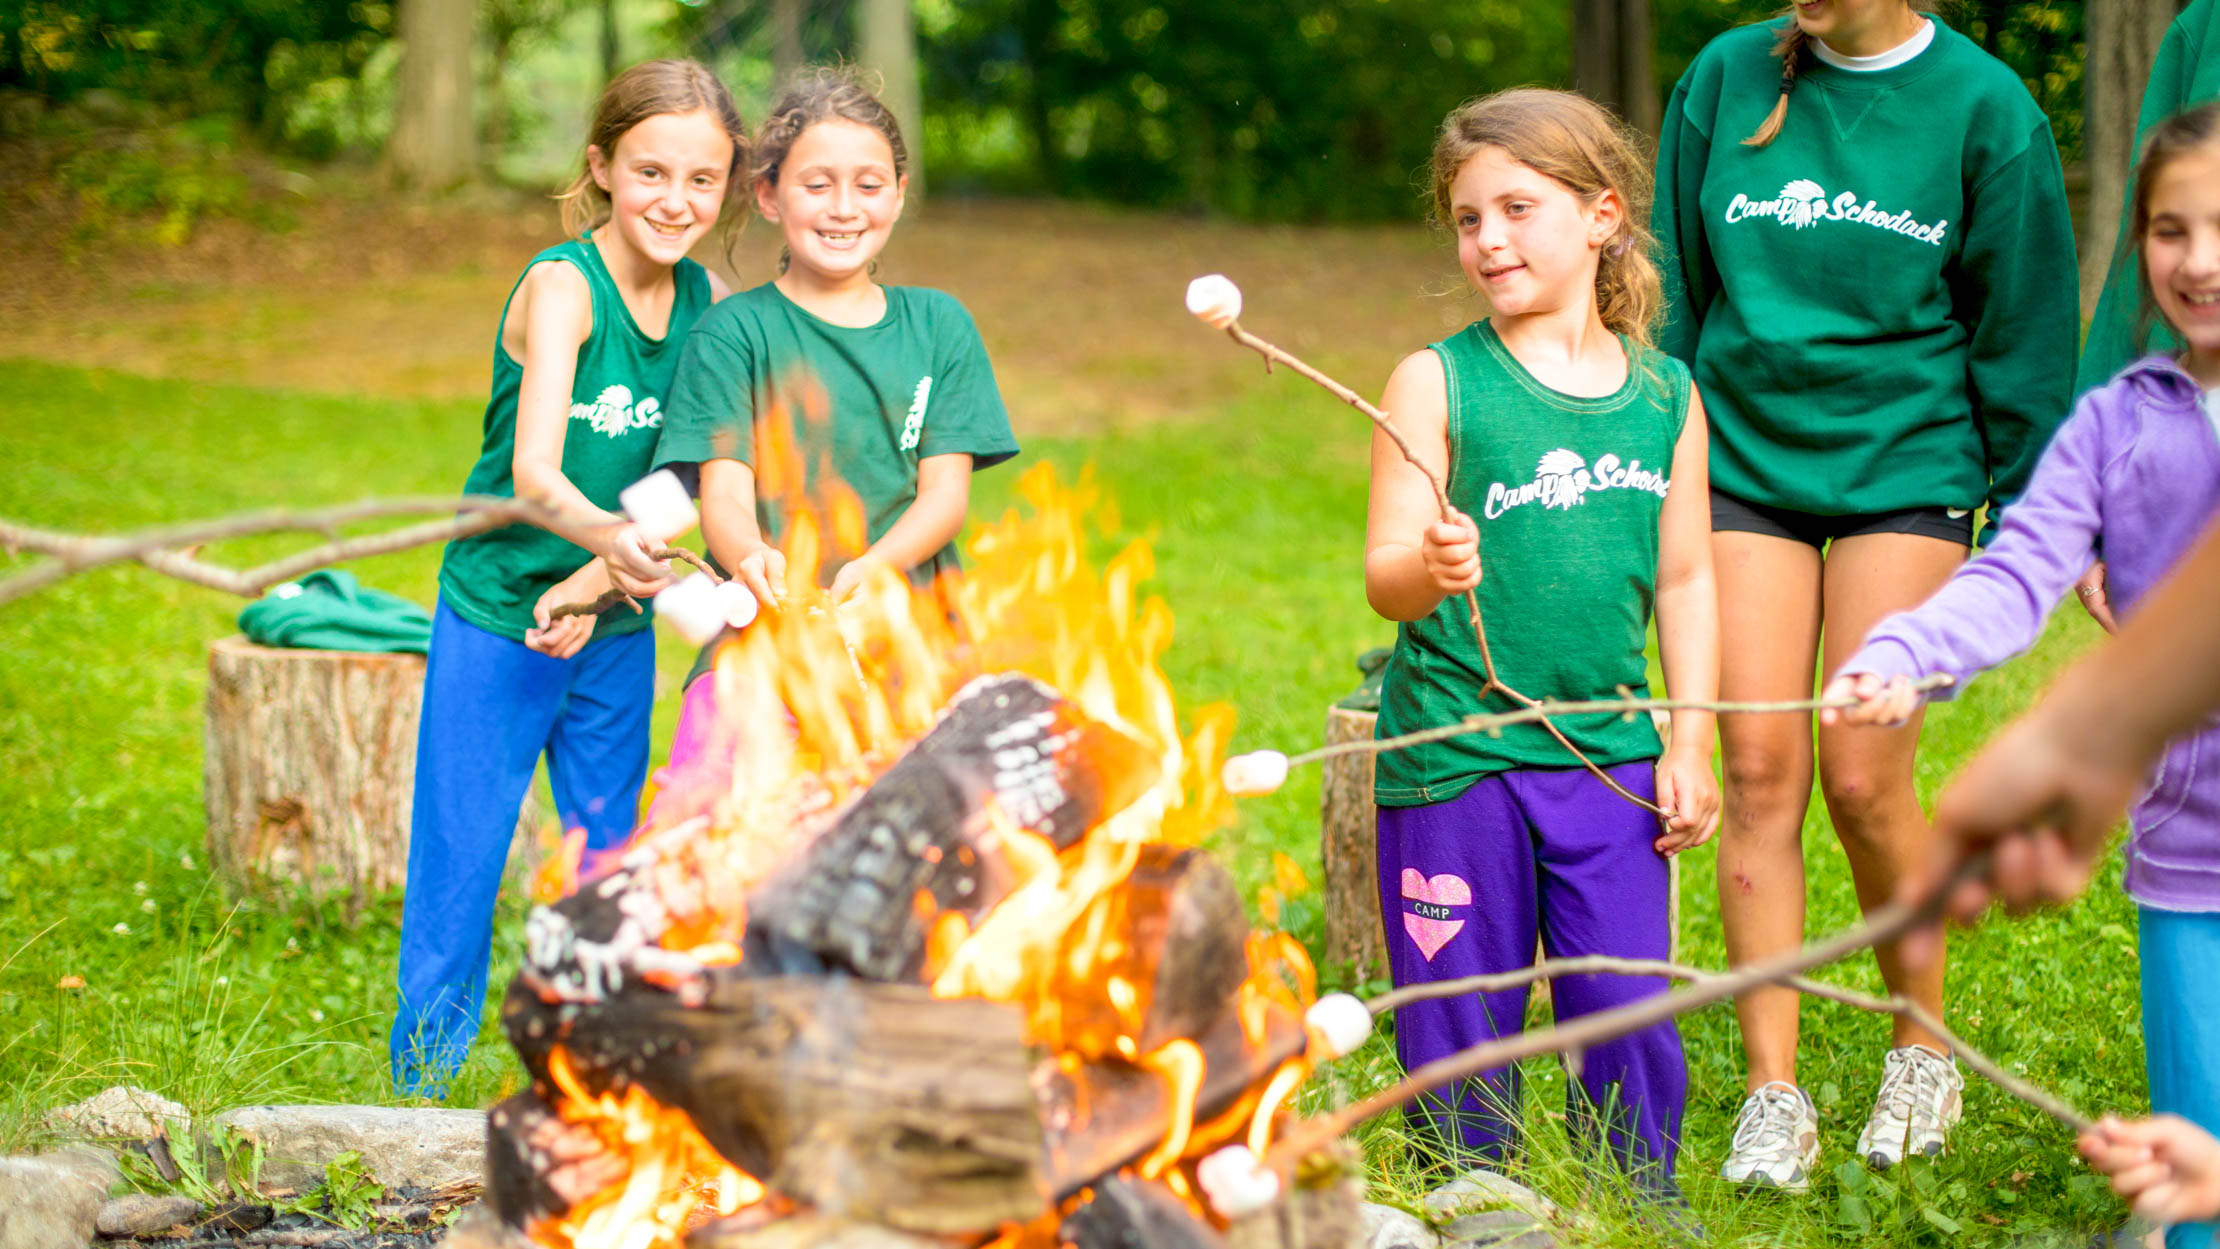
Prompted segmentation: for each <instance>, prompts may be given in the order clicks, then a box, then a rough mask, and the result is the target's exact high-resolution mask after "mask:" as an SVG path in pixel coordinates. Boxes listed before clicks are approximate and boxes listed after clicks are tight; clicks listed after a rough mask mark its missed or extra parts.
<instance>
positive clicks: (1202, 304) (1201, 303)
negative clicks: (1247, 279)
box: [1187, 273, 1241, 330]
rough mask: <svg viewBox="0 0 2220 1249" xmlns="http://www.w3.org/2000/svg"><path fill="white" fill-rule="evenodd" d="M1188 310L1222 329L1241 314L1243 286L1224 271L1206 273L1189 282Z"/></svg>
mask: <svg viewBox="0 0 2220 1249" xmlns="http://www.w3.org/2000/svg"><path fill="white" fill-rule="evenodd" d="M1187 311H1189V312H1192V313H1194V314H1195V315H1196V316H1198V317H1201V318H1202V319H1203V320H1204V321H1207V322H1209V323H1210V324H1211V325H1212V326H1214V327H1216V328H1218V329H1221V330H1222V329H1224V328H1226V327H1227V326H1229V325H1231V324H1233V323H1234V321H1235V320H1236V319H1237V318H1239V317H1240V315H1241V288H1240V287H1238V286H1235V285H1234V284H1233V279H1232V278H1229V277H1227V276H1226V275H1225V274H1223V273H1206V274H1204V275H1203V276H1201V277H1199V278H1196V279H1195V280H1194V281H1192V282H1189V283H1188V284H1187Z"/></svg>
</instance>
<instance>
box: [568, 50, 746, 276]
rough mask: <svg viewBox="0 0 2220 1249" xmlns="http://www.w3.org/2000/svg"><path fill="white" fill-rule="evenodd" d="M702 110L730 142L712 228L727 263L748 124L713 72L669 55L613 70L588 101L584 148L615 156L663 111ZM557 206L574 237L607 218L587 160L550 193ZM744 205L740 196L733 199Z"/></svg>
mask: <svg viewBox="0 0 2220 1249" xmlns="http://www.w3.org/2000/svg"><path fill="white" fill-rule="evenodd" d="M696 110H706V111H707V112H708V113H709V115H710V116H712V117H714V118H716V119H717V124H718V125H719V126H721V127H723V128H724V132H725V137H726V138H728V139H731V140H732V165H731V167H730V168H729V169H727V170H726V171H725V203H724V209H723V210H720V213H719V215H720V217H721V218H722V220H720V221H719V222H718V225H717V228H718V229H719V230H722V231H724V235H725V262H726V263H727V264H730V263H731V261H732V247H733V243H734V242H735V241H736V240H737V239H738V238H739V235H740V228H741V227H742V226H743V225H744V224H746V222H747V219H748V214H747V212H746V210H745V209H742V210H741V211H739V212H731V211H729V210H730V209H731V208H732V207H733V206H734V202H735V200H736V199H739V197H741V196H743V195H744V194H745V192H746V189H747V183H746V180H745V179H744V178H742V177H741V176H740V175H741V171H743V170H745V169H746V168H747V167H748V127H747V125H746V124H745V123H744V122H742V121H741V120H740V110H739V109H737V108H735V107H734V106H733V103H732V93H731V92H730V91H727V90H725V84H724V83H722V82H720V81H718V80H717V75H715V74H713V73H711V72H710V71H709V67H708V66H705V65H703V64H702V63H701V62H699V61H688V60H680V59H677V58H670V59H665V60H660V61H642V62H641V63H639V64H638V65H635V66H633V67H632V68H630V69H628V70H626V71H624V72H623V73H621V74H618V75H617V76H616V77H615V78H612V79H610V80H609V85H608V86H607V87H604V88H602V91H601V99H600V100H599V101H598V102H597V103H595V105H594V120H593V125H592V127H591V128H590V129H588V130H587V132H586V144H587V146H588V147H592V148H598V149H600V151H601V156H602V159H603V160H609V159H611V158H613V157H615V156H616V153H617V140H619V139H622V138H623V137H624V136H625V134H626V132H628V131H630V130H631V129H632V128H633V127H634V126H637V125H639V124H640V123H641V122H643V121H646V120H647V119H648V118H650V117H660V116H662V115H663V114H665V113H691V112H694V111H696ZM555 199H556V201H557V202H558V203H560V204H562V206H563V233H564V234H567V235H569V236H571V237H572V238H576V237H578V236H579V235H581V234H584V233H585V232H586V231H587V230H589V229H591V228H593V227H594V226H598V225H600V224H601V223H602V222H604V221H606V220H608V219H609V193H608V192H607V191H604V190H602V189H601V186H600V184H599V183H597V182H595V181H594V174H593V161H592V158H591V157H590V156H589V157H586V158H583V159H582V160H581V161H580V167H579V170H578V176H577V177H575V178H572V179H571V180H570V185H569V186H567V187H565V188H563V192H562V194H560V195H557V196H556V197H555ZM739 202H740V203H742V204H744V203H745V202H746V201H745V200H744V199H739Z"/></svg>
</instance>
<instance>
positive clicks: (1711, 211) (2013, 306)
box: [1651, 19, 2079, 528]
mask: <svg viewBox="0 0 2220 1249" xmlns="http://www.w3.org/2000/svg"><path fill="white" fill-rule="evenodd" d="M1785 20H1788V19H1781V21H1785ZM1779 29H1780V21H1773V22H1762V23H1757V24H1754V25H1750V26H1744V27H1740V28H1738V29H1736V30H1731V31H1729V32H1727V33H1726V34H1724V35H1721V36H1720V37H1719V38H1717V39H1715V40H1713V41H1712V42H1711V44H1710V45H1709V46H1708V47H1706V48H1705V49H1704V50H1703V52H1702V53H1701V54H1700V55H1698V56H1697V58H1696V61H1695V63H1694V64H1693V65H1691V66H1689V68H1688V72H1687V74H1686V75H1684V76H1683V77H1682V78H1681V80H1680V84H1679V86H1677V87H1676V88H1675V89H1674V91H1673V98H1672V103H1671V106H1670V107H1669V108H1668V110H1667V114H1666V119H1665V125H1664V129H1663V132H1662V134H1661V136H1660V139H1659V144H1658V163H1657V199H1656V204H1655V206H1654V208H1653V211H1652V216H1651V228H1652V230H1653V232H1654V233H1655V234H1656V236H1657V240H1658V245H1659V248H1660V257H1659V260H1660V266H1659V267H1660V268H1661V269H1662V270H1663V272H1664V277H1665V291H1666V300H1667V304H1668V307H1669V314H1670V320H1669V322H1668V324H1667V325H1666V327H1665V330H1664V332H1663V334H1662V335H1661V338H1660V345H1662V346H1663V347H1664V348H1665V350H1666V351H1668V352H1670V353H1671V354H1672V355H1674V356H1676V357H1678V358H1680V359H1681V360H1683V361H1686V362H1688V364H1689V366H1690V368H1691V369H1692V370H1693V371H1694V373H1695V377H1696V386H1697V388H1698V389H1699V390H1701V391H1702V392H1703V396H1704V407H1705V411H1706V413H1707V414H1708V415H1709V417H1710V421H1711V480H1712V483H1713V484H1714V485H1716V486H1717V487H1719V489H1721V490H1723V491H1725V492H1727V493H1728V494H1732V495H1736V496H1738V497H1741V498H1744V499H1748V500H1750V501H1751V502H1754V503H1760V504H1765V505H1768V506H1772V507H1780V508H1787V509H1791V510H1794V511H1799V512H1809V513H1814V514H1818V515H1828V516H1840V515H1855V514H1866V513H1874V512H1888V511H1896V510H1899V509H1904V508H1914V507H1953V508H1965V509H1969V510H1970V509H1973V508H1977V507H1980V506H1981V505H1982V504H1984V503H1987V504H1990V505H1991V507H1992V512H1991V520H1990V525H1991V527H1992V528H1993V526H1994V524H1995V519H1994V517H1995V511H1994V508H1995V507H1996V506H1999V505H2002V504H2004V503H2007V502H2009V501H2010V500H2011V499H2012V498H2013V497H2014V496H2016V495H2017V494H2018V493H2019V491H2020V490H2021V489H2022V488H2023V487H2024V486H2025V485H2026V483H2027V479H2028V476H2029V474H2030V473H2031V472H2032V471H2033V469H2034V465H2035V461H2036V459H2037V458H2038V457H2040V456H2041V454H2042V450H2043V446H2044V444H2045V443H2047V442H2048V441H2049V439H2050V434H2051V431H2052V430H2053V429H2054V428H2056V426H2057V425H2058V423H2059V422H2060V421H2061V420H2063V419H2064V418H2065V415H2066V411H2067V401H2068V399H2069V398H2070V392H2071V389H2072V381H2073V357H2074V343H2075V329H2076V325H2077V318H2078V316H2079V308H2078V305H2077V301H2076V296H2075V283H2076V276H2075V267H2074V241H2073V229H2072V224H2071V222H2070V220H2069V219H2068V216H2067V212H2066V195H2065V187H2064V183H2063V181H2062V178H2061V175H2060V173H2059V167H2058V152H2057V148H2056V145H2055V144H2054V143H2053V142H2052V140H2051V133H2050V122H2049V121H2048V120H2047V119H2046V118H2045V117H2044V116H2043V112H2042V110H2041V109H2040V108H2038V107H2036V104H2035V101H2034V100H2033V99H2031V98H2030V97H2029V96H2028V94H2027V89H2026V88H2025V87H2024V86H2022V85H2021V84H2020V81H2019V79H2018V78H2017V77H2016V76H2015V75H2014V74H2013V73H2012V71H2011V70H2010V69H2009V68H2007V67H2006V66H2005V65H2004V64H2003V63H2002V62H2000V61H1998V60H1997V59H1996V58H1995V57H1992V56H1990V55H1989V54H1987V53H1985V52H1983V51H1982V50H1981V49H1980V48H1979V47H1978V46H1976V45H1975V44H1974V43H1973V42H1972V41H1970V40H1968V39H1967V38H1966V37H1965V36H1963V35H1961V34H1959V33H1957V32H1956V31H1954V30H1951V29H1950V28H1949V27H1947V26H1945V25H1943V24H1942V23H1941V22H1939V21H1938V22H1937V23H1936V30H1935V33H1934V38H1933V41H1932V42H1931V43H1930V44H1929V45H1928V47H1927V48H1926V49H1925V50H1923V51H1922V52H1920V53H1919V54H1918V55H1917V56H1914V57H1912V58H1911V59H1910V60H1908V61H1905V62H1904V63H1902V64H1900V65H1896V66H1893V67H1891V68H1888V69H1882V70H1874V71H1870V72H1859V71H1855V70H1846V69H1841V68H1837V67H1835V66H1831V65H1827V64H1825V63H1823V62H1820V61H1818V60H1817V59H1816V58H1808V59H1807V61H1806V63H1805V64H1804V66H1803V68H1802V69H1801V70H1800V71H1799V72H1798V74H1797V85H1796V90H1795V92H1794V93H1793V94H1792V95H1790V96H1789V98H1788V115H1787V120H1786V124H1785V125H1784V126H1783V128H1782V131H1781V134H1780V137H1779V138H1777V139H1775V140H1774V141H1773V142H1772V144H1770V145H1769V146H1766V147H1746V146H1744V145H1743V143H1742V139H1743V137H1744V136H1745V135H1748V134H1749V133H1750V132H1752V131H1754V130H1756V129H1757V127H1758V123H1759V122H1760V121H1761V120H1763V119H1764V117H1765V115H1766V113H1767V112H1768V111H1770V110H1771V109H1772V108H1773V105H1774V102H1775V101H1776V100H1778V99H1779V98H1780V74H1781V63H1780V60H1779V58H1778V57H1775V56H1774V55H1773V54H1772V47H1773V41H1774V37H1775V35H1776V34H1777V32H1778V31H1779Z"/></svg>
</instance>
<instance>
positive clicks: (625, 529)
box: [501, 263, 664, 594]
mask: <svg viewBox="0 0 2220 1249" xmlns="http://www.w3.org/2000/svg"><path fill="white" fill-rule="evenodd" d="M593 329H594V302H593V292H592V291H591V290H590V289H589V288H588V287H587V285H586V277H585V275H584V274H582V273H580V272H579V271H578V270H577V269H575V268H573V267H572V266H570V265H568V264H562V263H548V264H541V265H536V266H534V267H533V269H532V271H531V272H530V273H528V274H526V275H525V278H524V282H523V284H522V286H521V287H520V288H519V289H518V291H517V297H516V299H515V300H513V301H511V304H510V308H509V316H508V320H507V321H505V322H504V323H503V324H502V328H501V337H502V345H503V346H504V347H506V348H507V349H508V351H509V354H510V355H512V356H514V357H516V358H517V359H518V360H519V361H521V362H522V363H523V365H524V376H523V377H522V379H520V381H519V382H518V386H517V402H516V448H515V450H514V451H513V452H511V454H510V460H509V475H510V479H511V480H512V481H513V482H514V484H515V488H516V493H517V496H518V497H519V498H526V499H533V500H536V501H538V502H541V503H545V504H548V505H549V506H551V507H553V508H554V509H555V510H556V511H558V512H561V513H563V514H564V515H565V516H566V517H572V516H575V517H582V518H590V517H599V518H603V520H604V522H605V523H603V524H599V525H596V524H593V523H591V522H590V521H586V522H579V521H565V522H561V523H557V524H553V525H551V526H550V528H551V529H552V530H553V532H555V533H557V534H559V535H561V536H562V537H564V538H566V539H568V540H570V541H572V542H575V543H577V544H578V545H579V546H582V547H584V548H586V549H587V550H589V551H591V552H593V553H594V554H595V555H597V556H600V557H601V558H603V559H607V560H610V561H611V562H612V564H613V565H614V566H615V569H616V571H618V572H620V573H625V574H629V578H630V579H629V580H627V581H625V582H624V588H625V590H626V591H627V592H629V593H633V594H644V593H652V592H653V591H654V589H655V587H656V585H657V584H659V583H660V581H661V579H662V575H663V572H664V570H663V568H662V567H661V566H660V565H658V564H657V563H656V562H655V561H653V560H651V559H648V558H647V552H648V550H649V549H650V546H651V544H650V543H649V542H648V540H647V538H646V536H645V535H643V534H641V533H640V531H639V529H638V527H636V526H633V525H629V524H626V523H624V518H623V517H621V516H616V515H612V514H611V513H609V512H605V511H603V510H602V509H601V508H599V507H597V506H595V504H594V503H593V502H592V501H591V500H589V499H588V498H587V497H586V496H585V494H584V493H582V492H581V491H580V490H579V489H578V487H577V486H575V485H572V484H571V480H570V478H568V477H566V476H564V475H563V438H564V436H565V435H566V434H567V433H568V432H569V429H570V400H571V384H572V381H573V379H574V378H575V377H576V376H577V372H578V348H579V346H580V345H581V344H583V343H584V342H585V341H586V339H587V338H588V337H589V336H591V335H592V333H593ZM520 330H521V333H519V331H520Z"/></svg>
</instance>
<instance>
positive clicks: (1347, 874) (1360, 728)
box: [1318, 707, 1387, 983]
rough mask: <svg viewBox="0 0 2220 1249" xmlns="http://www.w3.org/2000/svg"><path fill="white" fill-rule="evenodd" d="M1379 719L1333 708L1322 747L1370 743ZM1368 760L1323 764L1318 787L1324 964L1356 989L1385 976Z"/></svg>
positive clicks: (1345, 757) (1354, 757) (1361, 757)
mask: <svg viewBox="0 0 2220 1249" xmlns="http://www.w3.org/2000/svg"><path fill="white" fill-rule="evenodd" d="M1379 718H1380V717H1379V714H1378V713H1377V712H1371V711H1351V710H1349V709H1348V708H1346V707H1332V708H1328V709H1327V711H1326V744H1327V745H1328V746H1333V745H1338V744H1339V743H1342V742H1356V741H1370V740H1372V725H1373V722H1374V721H1375V720H1378V719H1379ZM1372 759H1373V756H1371V755H1340V756H1337V757H1335V758H1332V759H1328V760H1326V764H1325V776H1324V778H1323V780H1322V781H1321V782H1320V786H1319V788H1320V806H1321V808H1322V811H1321V829H1320V831H1321V834H1322V835H1321V837H1320V839H1319V844H1318V857H1319V860H1320V866H1321V868H1322V869H1323V872H1324V875H1325V878H1326V885H1325V897H1324V899H1323V900H1324V903H1325V910H1326V963H1327V965H1328V966H1331V967H1340V966H1344V965H1346V966H1348V967H1350V968H1351V969H1352V971H1353V977H1352V979H1353V980H1354V981H1356V982H1359V983H1361V982H1363V981H1366V980H1372V979H1376V978H1378V977H1382V976H1385V975H1387V948H1386V945H1385V944H1384V940H1385V938H1384V930H1383V929H1382V927H1381V920H1380V856H1379V850H1380V845H1379V834H1378V832H1377V830H1376V827H1375V825H1376V821H1375V819H1374V816H1373V806H1372Z"/></svg>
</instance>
